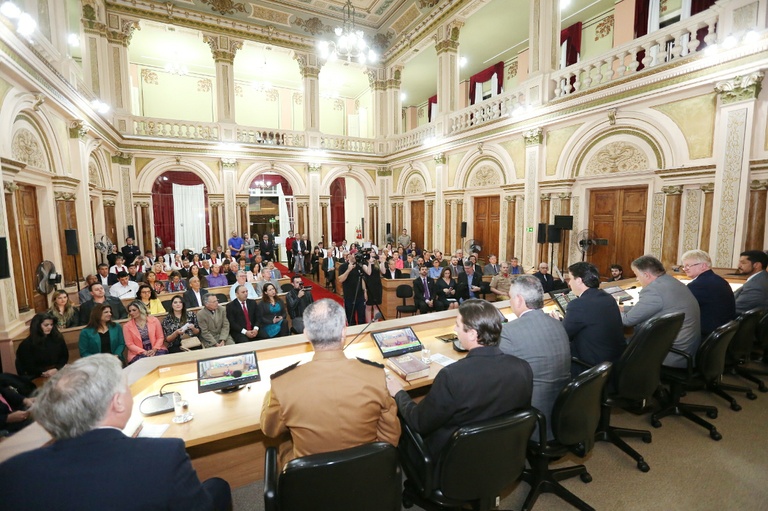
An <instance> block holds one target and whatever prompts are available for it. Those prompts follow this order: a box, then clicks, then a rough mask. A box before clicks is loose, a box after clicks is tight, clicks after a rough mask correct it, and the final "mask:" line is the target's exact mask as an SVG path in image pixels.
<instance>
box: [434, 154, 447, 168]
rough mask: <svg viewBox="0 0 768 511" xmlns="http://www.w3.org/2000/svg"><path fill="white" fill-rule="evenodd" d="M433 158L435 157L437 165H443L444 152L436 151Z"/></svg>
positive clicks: (444, 160)
mask: <svg viewBox="0 0 768 511" xmlns="http://www.w3.org/2000/svg"><path fill="white" fill-rule="evenodd" d="M434 159H435V163H437V164H438V165H445V162H446V161H447V159H446V157H445V153H437V154H436V155H435V156H434Z"/></svg>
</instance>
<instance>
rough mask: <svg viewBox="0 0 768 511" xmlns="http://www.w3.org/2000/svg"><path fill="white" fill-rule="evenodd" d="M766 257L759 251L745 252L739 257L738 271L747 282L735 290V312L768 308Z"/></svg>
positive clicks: (767, 257)
mask: <svg viewBox="0 0 768 511" xmlns="http://www.w3.org/2000/svg"><path fill="white" fill-rule="evenodd" d="M766 267H768V255H766V254H765V252H762V251H760V250H746V251H744V252H742V253H741V254H740V257H739V271H740V272H741V273H742V274H744V275H747V276H748V278H747V281H746V282H745V283H744V285H743V286H741V288H739V289H738V290H736V293H734V294H735V296H736V312H737V313H739V314H742V313H744V312H747V311H749V310H752V309H756V308H763V309H765V308H768V273H766V271H765V269H766Z"/></svg>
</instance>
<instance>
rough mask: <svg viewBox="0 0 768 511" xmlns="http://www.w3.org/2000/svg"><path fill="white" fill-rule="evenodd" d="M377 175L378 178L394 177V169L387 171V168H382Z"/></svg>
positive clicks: (377, 171)
mask: <svg viewBox="0 0 768 511" xmlns="http://www.w3.org/2000/svg"><path fill="white" fill-rule="evenodd" d="M376 175H377V176H378V177H392V169H387V168H384V167H382V168H380V169H378V170H376Z"/></svg>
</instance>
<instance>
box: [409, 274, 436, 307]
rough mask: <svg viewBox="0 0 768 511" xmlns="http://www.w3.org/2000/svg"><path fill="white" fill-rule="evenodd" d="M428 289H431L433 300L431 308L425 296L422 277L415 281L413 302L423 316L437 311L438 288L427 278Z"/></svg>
mask: <svg viewBox="0 0 768 511" xmlns="http://www.w3.org/2000/svg"><path fill="white" fill-rule="evenodd" d="M427 289H429V299H430V300H432V307H429V305H427V302H426V298H425V296H424V281H422V280H421V276H418V277H416V278H415V279H413V301H414V303H415V304H416V307H418V308H419V311H420V312H421V313H422V314H425V313H427V312H430V311H433V310H435V307H436V306H437V303H438V302H437V286H436V285H435V283H434V282H433V281H432V280H430V278H429V277H427Z"/></svg>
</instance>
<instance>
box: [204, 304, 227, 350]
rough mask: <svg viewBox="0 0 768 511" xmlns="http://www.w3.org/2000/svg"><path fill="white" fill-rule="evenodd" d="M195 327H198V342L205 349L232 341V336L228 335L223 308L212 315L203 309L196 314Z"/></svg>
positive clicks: (218, 308)
mask: <svg viewBox="0 0 768 511" xmlns="http://www.w3.org/2000/svg"><path fill="white" fill-rule="evenodd" d="M197 326H199V327H200V337H199V339H200V342H201V343H203V345H204V346H205V347H206V348H212V347H213V346H215V345H216V344H218V343H219V341H232V342H234V339H232V336H231V335H230V333H229V320H228V319H227V311H226V309H225V308H224V307H222V306H219V307H217V308H216V310H215V311H213V313H211V311H210V310H208V309H206V308H203V309H201V310H200V311H198V313H197Z"/></svg>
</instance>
